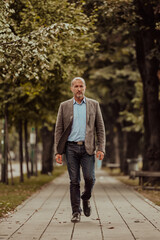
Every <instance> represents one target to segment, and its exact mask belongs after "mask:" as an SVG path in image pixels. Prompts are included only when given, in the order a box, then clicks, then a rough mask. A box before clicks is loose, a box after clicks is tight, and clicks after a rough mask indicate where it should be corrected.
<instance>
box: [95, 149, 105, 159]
mask: <svg viewBox="0 0 160 240" xmlns="http://www.w3.org/2000/svg"><path fill="white" fill-rule="evenodd" d="M96 158H98V159H99V160H103V158H104V153H103V152H101V151H97V153H96Z"/></svg>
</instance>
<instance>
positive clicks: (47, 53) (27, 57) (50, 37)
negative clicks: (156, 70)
mask: <svg viewBox="0 0 160 240" xmlns="http://www.w3.org/2000/svg"><path fill="white" fill-rule="evenodd" d="M11 7H12V9H14V10H10V6H9V4H7V3H5V2H4V1H2V0H1V2H0V8H1V9H0V10H1V12H2V14H1V18H0V39H1V40H0V43H1V47H0V54H1V63H0V68H1V74H0V94H1V95H0V96H1V97H0V107H1V111H2V112H1V115H3V111H4V109H5V107H6V105H7V108H8V110H9V115H10V121H11V122H16V121H17V120H18V119H20V118H22V119H26V118H28V119H30V121H34V122H35V121H36V122H37V123H38V122H39V123H42V122H46V123H49V124H53V123H55V114H56V112H57V108H58V105H59V103H60V102H61V101H63V100H64V99H66V98H67V97H68V96H69V85H70V84H69V82H70V80H71V79H72V77H75V75H81V74H82V72H83V71H84V65H83V67H81V66H80V63H81V62H82V61H84V59H85V54H86V52H87V51H88V50H90V49H91V48H92V49H94V47H95V45H94V44H93V45H92V41H93V32H92V31H93V29H94V26H93V18H88V17H87V16H86V15H85V14H84V13H83V11H82V9H81V5H79V6H78V7H77V6H75V4H70V3H68V1H63V2H60V1H57V0H54V1H51V0H47V1H45V2H44V1H34V0H32V1H24V0H19V1H14V0H13V1H12V5H11Z"/></svg>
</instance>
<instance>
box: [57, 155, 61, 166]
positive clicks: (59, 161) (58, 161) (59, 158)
mask: <svg viewBox="0 0 160 240" xmlns="http://www.w3.org/2000/svg"><path fill="white" fill-rule="evenodd" d="M56 162H57V163H59V164H62V155H61V154H57V155H56Z"/></svg>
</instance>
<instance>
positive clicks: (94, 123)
mask: <svg viewBox="0 0 160 240" xmlns="http://www.w3.org/2000/svg"><path fill="white" fill-rule="evenodd" d="M86 112H87V113H86V114H87V115H86V136H85V148H86V151H87V153H88V154H89V155H92V154H94V152H95V149H96V145H95V133H96V135H97V150H99V151H102V152H105V128H104V123H103V119H102V114H101V110H100V106H99V103H98V102H97V101H95V100H93V99H90V98H86ZM72 122H73V98H72V99H69V100H67V101H65V102H62V103H61V104H60V107H59V110H58V116H57V122H56V127H55V154H57V153H59V154H63V153H65V145H66V142H67V139H68V136H69V134H70V132H71V128H72Z"/></svg>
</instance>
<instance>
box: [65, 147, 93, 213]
mask: <svg viewBox="0 0 160 240" xmlns="http://www.w3.org/2000/svg"><path fill="white" fill-rule="evenodd" d="M66 160H67V168H68V173H69V177H70V198H71V206H72V213H74V212H81V208H80V166H81V167H82V172H83V177H84V181H85V188H84V192H83V193H82V196H81V198H82V199H83V200H88V199H90V197H91V192H92V188H93V185H94V183H95V172H94V169H95V157H94V155H89V154H88V153H87V152H86V149H85V146H84V145H80V146H79V145H76V144H74V143H67V146H66Z"/></svg>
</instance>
